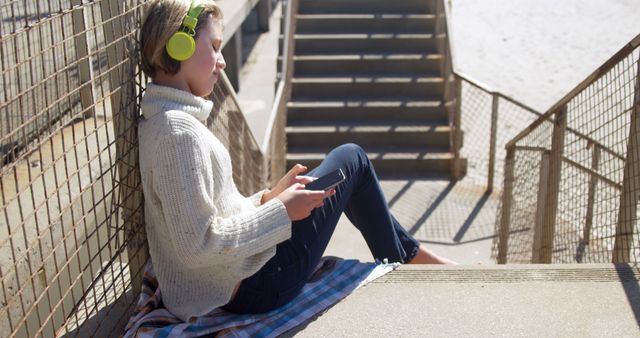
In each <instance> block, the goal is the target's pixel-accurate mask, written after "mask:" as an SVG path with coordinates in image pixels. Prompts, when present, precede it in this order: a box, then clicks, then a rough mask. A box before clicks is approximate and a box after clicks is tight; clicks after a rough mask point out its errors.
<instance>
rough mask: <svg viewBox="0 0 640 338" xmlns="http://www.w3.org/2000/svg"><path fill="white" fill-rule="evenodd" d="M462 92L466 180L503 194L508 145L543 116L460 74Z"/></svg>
mask: <svg viewBox="0 0 640 338" xmlns="http://www.w3.org/2000/svg"><path fill="white" fill-rule="evenodd" d="M456 76H457V77H458V78H459V85H460V86H461V89H460V116H461V118H460V119H461V122H460V123H461V129H462V131H463V135H464V141H463V145H462V148H461V149H460V154H461V155H460V156H461V157H462V158H465V159H467V163H468V164H467V172H466V176H465V178H464V180H465V181H466V182H469V183H471V184H473V185H479V186H487V187H488V188H489V190H491V189H495V190H496V191H497V192H499V191H500V190H502V183H503V177H504V159H505V156H506V152H505V148H504V147H505V145H506V144H507V142H508V141H509V140H511V139H512V138H513V137H515V136H516V135H517V134H518V133H519V132H520V131H521V130H522V129H524V128H526V127H527V126H528V125H529V124H531V123H532V122H533V121H534V120H535V119H536V118H538V117H539V116H540V115H541V114H540V113H538V112H536V111H535V110H533V109H531V108H529V107H526V106H524V105H522V104H521V103H518V102H517V101H515V100H513V99H511V98H509V97H507V96H505V95H503V94H500V93H495V92H491V91H489V90H487V89H486V86H484V85H481V84H477V83H476V82H474V81H473V80H471V79H469V78H467V77H465V76H464V75H460V74H457V75H456Z"/></svg>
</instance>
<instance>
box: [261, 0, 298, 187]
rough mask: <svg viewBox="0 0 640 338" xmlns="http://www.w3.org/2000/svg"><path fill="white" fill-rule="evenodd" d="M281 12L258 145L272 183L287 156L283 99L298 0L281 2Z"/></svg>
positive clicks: (289, 77) (288, 96) (286, 94)
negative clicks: (269, 101)
mask: <svg viewBox="0 0 640 338" xmlns="http://www.w3.org/2000/svg"><path fill="white" fill-rule="evenodd" d="M282 5H283V6H284V7H283V16H284V19H285V20H284V32H283V34H282V36H283V39H284V41H283V45H282V46H283V47H282V54H281V56H282V57H281V58H279V59H280V60H281V61H280V62H281V64H280V65H279V67H280V69H279V71H280V74H279V77H278V82H277V86H276V96H275V100H274V104H273V110H272V111H271V115H270V116H271V117H270V119H269V122H268V124H267V131H266V135H268V137H265V140H264V142H263V144H262V146H261V149H262V153H263V154H265V158H266V161H267V163H266V165H265V169H266V170H267V171H266V173H265V175H266V177H267V182H268V183H270V184H272V185H273V184H275V183H276V182H277V180H278V179H280V177H282V176H283V175H284V173H285V171H286V162H287V161H286V156H287V143H286V142H287V135H286V132H285V128H286V125H287V103H288V102H289V100H290V99H291V82H292V81H291V80H292V78H293V71H294V67H293V66H294V63H293V55H294V52H295V43H294V42H295V39H294V37H295V33H296V20H295V16H296V13H298V6H299V0H284V1H283V2H282Z"/></svg>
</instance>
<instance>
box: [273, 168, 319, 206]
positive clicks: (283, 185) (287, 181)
mask: <svg viewBox="0 0 640 338" xmlns="http://www.w3.org/2000/svg"><path fill="white" fill-rule="evenodd" d="M305 171H307V167H306V166H303V165H302V164H296V165H294V166H293V168H291V170H289V172H287V173H286V174H285V175H284V177H282V178H281V179H280V181H278V183H277V184H276V185H275V186H274V187H273V189H272V190H270V191H267V192H265V193H264V194H263V195H262V201H261V202H262V203H266V202H268V201H269V200H271V199H272V198H274V197H276V196H278V195H280V194H281V193H282V192H283V191H285V190H286V189H287V188H289V187H290V186H292V185H294V184H295V183H300V184H309V183H310V182H311V181H313V180H314V179H315V178H313V177H309V176H300V174H302V173H304V172H305Z"/></svg>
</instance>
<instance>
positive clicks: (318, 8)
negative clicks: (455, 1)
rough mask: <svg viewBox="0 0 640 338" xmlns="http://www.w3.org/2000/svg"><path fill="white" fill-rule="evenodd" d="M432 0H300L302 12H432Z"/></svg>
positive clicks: (300, 10)
mask: <svg viewBox="0 0 640 338" xmlns="http://www.w3.org/2000/svg"><path fill="white" fill-rule="evenodd" d="M432 2H433V1H432V0H395V1H389V0H300V8H299V12H300V13H301V14H320V13H430V12H431V10H430V4H431V3H432Z"/></svg>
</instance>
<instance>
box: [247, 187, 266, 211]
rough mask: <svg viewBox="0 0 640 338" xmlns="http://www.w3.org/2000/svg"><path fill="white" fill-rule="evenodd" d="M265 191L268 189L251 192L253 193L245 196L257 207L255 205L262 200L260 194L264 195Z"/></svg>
mask: <svg viewBox="0 0 640 338" xmlns="http://www.w3.org/2000/svg"><path fill="white" fill-rule="evenodd" d="M267 191H269V190H268V189H264V190H260V191H258V192H257V193H255V194H253V195H251V196H249V197H247V198H248V199H249V200H250V201H251V203H252V204H253V205H255V206H256V207H257V206H260V201H262V195H264V194H265V193H266V192H267Z"/></svg>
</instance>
